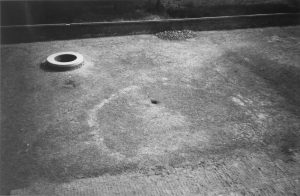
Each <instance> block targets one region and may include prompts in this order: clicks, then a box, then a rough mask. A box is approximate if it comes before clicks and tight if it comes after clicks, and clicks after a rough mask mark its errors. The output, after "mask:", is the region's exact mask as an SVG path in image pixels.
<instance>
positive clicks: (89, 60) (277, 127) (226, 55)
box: [1, 26, 300, 195]
mask: <svg viewBox="0 0 300 196" xmlns="http://www.w3.org/2000/svg"><path fill="white" fill-rule="evenodd" d="M62 50H63V51H69V50H71V51H76V52H80V53H81V54H82V55H83V56H84V58H85V60H86V63H85V65H84V66H83V67H82V68H80V69H78V70H74V71H69V72H51V71H49V70H43V69H41V68H40V62H42V61H43V60H44V59H45V58H46V57H47V56H48V55H50V54H52V53H55V52H59V51H62ZM299 54H300V39H299V26H295V27H282V28H279V27H274V28H263V29H246V30H233V31H210V32H197V37H195V38H192V39H188V40H186V41H165V40H160V39H159V38H157V37H155V36H154V35H135V36H123V37H106V38H96V39H80V40H69V41H52V42H37V43H28V44H13V45H3V46H1V57H2V62H1V64H2V75H1V83H2V84H1V85H2V87H1V101H2V115H1V123H2V124H1V125H2V127H1V157H2V160H3V161H2V163H3V164H2V168H4V170H2V171H3V172H2V174H1V175H2V177H1V179H2V181H3V182H4V183H2V186H3V187H2V192H3V193H8V192H10V191H11V190H13V191H11V193H12V194H16V195H18V194H19V195H26V194H27V195H28V194H29V195H30V194H46V195H47V194H48V195H95V194H98V195H99V194H101V195H118V194H122V195H134V194H136V195H230V194H231V195H263V194H265V195H297V194H300V190H299V187H300V186H299V180H300V179H299V174H300V173H299V172H300V168H299V161H300V160H299V138H300V137H299V130H300V102H299V101H300V67H299V62H300V56H299Z"/></svg>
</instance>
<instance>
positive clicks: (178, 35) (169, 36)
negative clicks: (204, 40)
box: [156, 30, 197, 40]
mask: <svg viewBox="0 0 300 196" xmlns="http://www.w3.org/2000/svg"><path fill="white" fill-rule="evenodd" d="M156 36H157V37H158V38H160V39H163V40H186V39H190V38H194V37H196V36H197V34H196V33H195V32H194V31H191V30H182V31H163V32H159V33H157V34H156Z"/></svg>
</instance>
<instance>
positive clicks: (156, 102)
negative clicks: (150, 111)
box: [151, 99, 159, 104]
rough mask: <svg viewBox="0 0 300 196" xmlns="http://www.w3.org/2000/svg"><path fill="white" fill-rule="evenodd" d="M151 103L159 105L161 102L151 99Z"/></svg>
mask: <svg viewBox="0 0 300 196" xmlns="http://www.w3.org/2000/svg"><path fill="white" fill-rule="evenodd" d="M151 103H153V104H158V103H159V101H157V100H155V99H151Z"/></svg>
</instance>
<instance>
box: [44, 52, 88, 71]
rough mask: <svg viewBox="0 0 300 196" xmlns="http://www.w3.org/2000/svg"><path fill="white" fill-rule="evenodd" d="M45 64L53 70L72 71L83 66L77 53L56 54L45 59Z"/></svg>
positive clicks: (81, 59) (81, 57)
mask: <svg viewBox="0 0 300 196" xmlns="http://www.w3.org/2000/svg"><path fill="white" fill-rule="evenodd" d="M47 64H48V65H50V66H53V67H55V68H61V69H74V68H77V67H80V66H81V65H82V64H83V56H82V55H81V54H79V53H77V52H58V53H54V54H52V55H50V56H48V57H47Z"/></svg>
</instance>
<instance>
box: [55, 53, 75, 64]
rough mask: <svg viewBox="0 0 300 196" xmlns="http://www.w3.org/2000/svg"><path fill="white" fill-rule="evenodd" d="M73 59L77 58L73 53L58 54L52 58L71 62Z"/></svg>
mask: <svg viewBox="0 0 300 196" xmlns="http://www.w3.org/2000/svg"><path fill="white" fill-rule="evenodd" d="M75 59H77V57H76V56H75V55H73V54H62V55H58V56H56V57H55V58H54V60H56V61H58V62H63V63H66V62H71V61H74V60H75Z"/></svg>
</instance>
